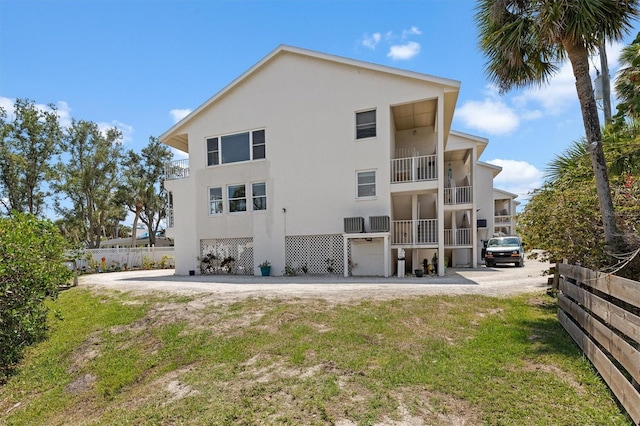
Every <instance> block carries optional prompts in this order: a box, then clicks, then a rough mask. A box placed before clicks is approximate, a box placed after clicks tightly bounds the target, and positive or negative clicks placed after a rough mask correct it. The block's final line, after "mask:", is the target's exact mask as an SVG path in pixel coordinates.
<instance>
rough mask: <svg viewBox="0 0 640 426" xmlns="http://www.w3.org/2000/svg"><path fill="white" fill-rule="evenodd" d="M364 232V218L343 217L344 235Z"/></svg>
mask: <svg viewBox="0 0 640 426" xmlns="http://www.w3.org/2000/svg"><path fill="white" fill-rule="evenodd" d="M360 232H364V217H345V218H344V233H345V234H357V233H360Z"/></svg>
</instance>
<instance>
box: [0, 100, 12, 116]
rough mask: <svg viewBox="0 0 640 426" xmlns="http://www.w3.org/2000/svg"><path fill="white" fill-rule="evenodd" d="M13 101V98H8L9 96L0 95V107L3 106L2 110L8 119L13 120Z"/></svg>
mask: <svg viewBox="0 0 640 426" xmlns="http://www.w3.org/2000/svg"><path fill="white" fill-rule="evenodd" d="M14 102H15V99H10V98H5V97H4V96H0V107H1V108H3V109H4V111H5V112H6V113H7V120H8V121H13V118H14V114H13V103H14Z"/></svg>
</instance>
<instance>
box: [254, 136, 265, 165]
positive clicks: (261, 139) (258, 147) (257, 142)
mask: <svg viewBox="0 0 640 426" xmlns="http://www.w3.org/2000/svg"><path fill="white" fill-rule="evenodd" d="M252 136H253V137H252V144H253V159H254V160H258V159H260V158H265V145H266V139H265V135H264V130H256V131H255V132H253V135H252Z"/></svg>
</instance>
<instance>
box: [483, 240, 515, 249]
mask: <svg viewBox="0 0 640 426" xmlns="http://www.w3.org/2000/svg"><path fill="white" fill-rule="evenodd" d="M519 245H520V240H518V239H517V238H492V239H490V240H489V243H488V244H487V247H518V246H519Z"/></svg>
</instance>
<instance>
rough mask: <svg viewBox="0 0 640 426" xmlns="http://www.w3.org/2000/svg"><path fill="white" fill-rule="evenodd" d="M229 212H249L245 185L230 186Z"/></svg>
mask: <svg viewBox="0 0 640 426" xmlns="http://www.w3.org/2000/svg"><path fill="white" fill-rule="evenodd" d="M228 190H229V212H230V213H233V212H246V211H247V190H246V188H245V186H244V184H243V185H229V186H228Z"/></svg>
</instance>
